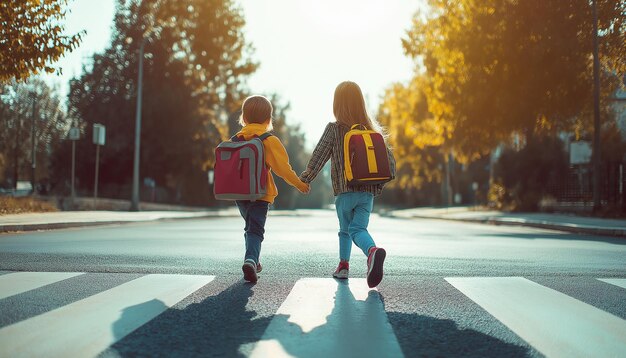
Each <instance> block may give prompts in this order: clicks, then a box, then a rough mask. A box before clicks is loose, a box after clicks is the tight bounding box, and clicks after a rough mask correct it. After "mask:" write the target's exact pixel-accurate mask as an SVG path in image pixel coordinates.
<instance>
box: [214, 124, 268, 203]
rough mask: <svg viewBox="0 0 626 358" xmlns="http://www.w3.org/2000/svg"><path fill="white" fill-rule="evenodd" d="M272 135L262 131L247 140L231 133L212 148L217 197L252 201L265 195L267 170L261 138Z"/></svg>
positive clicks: (215, 193) (262, 139)
mask: <svg viewBox="0 0 626 358" xmlns="http://www.w3.org/2000/svg"><path fill="white" fill-rule="evenodd" d="M271 135H272V134H270V133H263V134H262V135H260V136H258V137H254V138H251V139H250V140H244V139H243V138H238V137H237V136H233V137H232V138H231V140H230V141H226V142H222V143H220V144H219V145H218V146H217V148H215V168H214V170H215V172H214V173H215V174H214V175H215V177H214V178H215V179H214V185H213V194H214V195H215V198H216V199H220V200H251V201H255V200H257V199H260V198H262V197H264V196H265V194H266V193H267V178H268V175H269V170H268V167H267V165H266V163H265V149H264V147H263V141H264V140H265V139H266V138H268V137H269V136H271Z"/></svg>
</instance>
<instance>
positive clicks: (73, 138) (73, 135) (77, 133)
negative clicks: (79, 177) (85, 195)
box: [69, 127, 80, 208]
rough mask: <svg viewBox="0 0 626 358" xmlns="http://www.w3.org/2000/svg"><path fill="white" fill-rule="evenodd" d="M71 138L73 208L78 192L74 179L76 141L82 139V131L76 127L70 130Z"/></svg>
mask: <svg viewBox="0 0 626 358" xmlns="http://www.w3.org/2000/svg"><path fill="white" fill-rule="evenodd" d="M69 138H70V140H71V141H72V180H71V182H72V194H71V199H72V208H73V207H74V199H75V197H76V192H75V191H74V178H75V177H76V175H75V173H76V141H77V140H79V139H80V130H79V129H78V128H76V127H72V128H70V133H69Z"/></svg>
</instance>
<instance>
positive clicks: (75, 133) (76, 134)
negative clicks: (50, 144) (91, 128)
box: [69, 127, 80, 140]
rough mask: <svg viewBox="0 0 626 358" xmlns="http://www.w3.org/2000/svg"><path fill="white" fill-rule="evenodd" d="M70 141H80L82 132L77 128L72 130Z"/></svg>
mask: <svg viewBox="0 0 626 358" xmlns="http://www.w3.org/2000/svg"><path fill="white" fill-rule="evenodd" d="M69 138H70V140H79V139H80V130H79V129H78V128H76V127H72V128H70V134H69Z"/></svg>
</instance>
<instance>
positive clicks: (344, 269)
mask: <svg viewBox="0 0 626 358" xmlns="http://www.w3.org/2000/svg"><path fill="white" fill-rule="evenodd" d="M348 271H350V264H349V263H348V261H343V260H342V261H339V266H337V269H336V270H335V272H334V273H333V277H334V278H339V279H346V278H348Z"/></svg>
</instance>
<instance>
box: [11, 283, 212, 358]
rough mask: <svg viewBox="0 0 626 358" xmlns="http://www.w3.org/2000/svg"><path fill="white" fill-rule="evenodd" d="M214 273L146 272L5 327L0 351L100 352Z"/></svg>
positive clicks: (70, 354) (19, 354) (39, 354)
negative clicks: (110, 287)
mask: <svg viewBox="0 0 626 358" xmlns="http://www.w3.org/2000/svg"><path fill="white" fill-rule="evenodd" d="M214 278H215V276H194V275H146V276H142V277H140V278H137V279H135V280H132V281H129V282H126V283H124V284H121V285H119V286H116V287H114V288H112V289H109V290H107V291H104V292H101V293H98V294H96V295H93V296H90V297H87V298H85V299H83V300H80V301H77V302H74V303H71V304H69V305H66V306H63V307H60V308H58V309H56V310H53V311H50V312H47V313H44V314H42V315H39V316H36V317H33V318H30V319H27V320H25V321H21V322H18V323H15V324H13V325H10V326H7V327H4V328H2V329H0V356H2V357H44V356H45V357H89V356H95V355H97V354H98V353H100V352H102V351H103V350H105V349H106V348H108V347H109V346H111V345H112V344H114V343H115V342H117V341H119V340H120V339H122V338H123V337H125V336H126V335H128V334H129V333H130V332H132V331H134V330H135V329H137V328H139V327H140V326H142V325H143V324H145V323H147V322H148V321H150V320H151V319H153V318H154V317H156V316H158V315H159V314H161V313H162V312H163V311H165V310H166V309H168V308H169V307H171V306H173V305H175V304H176V303H178V302H179V301H181V300H182V299H183V298H185V297H187V296H188V295H190V294H191V293H193V292H195V291H196V290H198V289H200V288H201V287H202V286H204V285H206V284H207V283H209V282H211V281H212V280H213V279H214Z"/></svg>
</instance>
